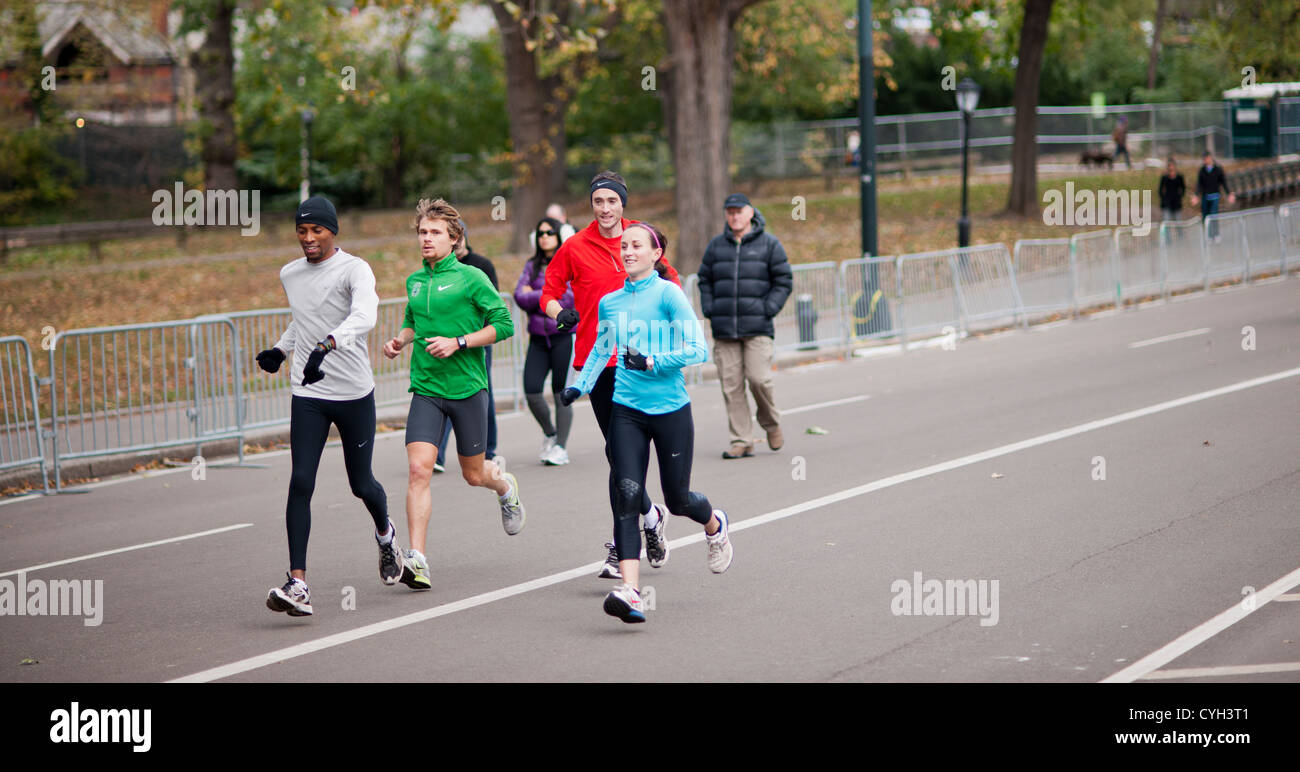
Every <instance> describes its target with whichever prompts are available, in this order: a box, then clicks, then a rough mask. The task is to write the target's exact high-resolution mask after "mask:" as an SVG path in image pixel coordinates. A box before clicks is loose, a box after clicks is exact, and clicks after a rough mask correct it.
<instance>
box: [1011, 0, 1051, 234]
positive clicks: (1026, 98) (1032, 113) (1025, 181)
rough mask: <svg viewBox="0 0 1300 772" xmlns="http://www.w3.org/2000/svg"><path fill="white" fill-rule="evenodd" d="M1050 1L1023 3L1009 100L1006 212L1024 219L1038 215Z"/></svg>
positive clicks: (1028, 0)
mask: <svg viewBox="0 0 1300 772" xmlns="http://www.w3.org/2000/svg"><path fill="white" fill-rule="evenodd" d="M1051 15H1052V0H1026V2H1025V18H1024V21H1023V22H1022V24H1021V26H1020V55H1019V57H1018V59H1017V65H1016V87H1015V93H1014V96H1013V100H1014V107H1015V110H1016V119H1015V120H1016V122H1015V129H1014V131H1013V139H1012V146H1011V193H1010V195H1009V197H1008V199H1007V209H1008V210H1009V211H1012V212H1018V213H1020V214H1023V215H1025V216H1030V215H1033V214H1034V213H1036V212H1037V211H1038V206H1039V201H1038V81H1039V76H1040V75H1041V74H1042V71H1043V49H1044V47H1045V46H1046V45H1047V21H1048V19H1049V18H1050V17H1051Z"/></svg>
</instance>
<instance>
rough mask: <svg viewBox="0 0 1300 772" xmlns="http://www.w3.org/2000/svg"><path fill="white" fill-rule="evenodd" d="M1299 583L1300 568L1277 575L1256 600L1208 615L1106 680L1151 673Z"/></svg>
mask: <svg viewBox="0 0 1300 772" xmlns="http://www.w3.org/2000/svg"><path fill="white" fill-rule="evenodd" d="M1297 584H1300V568H1297V569H1296V570H1294V571H1292V572H1291V573H1289V574H1287V575H1286V576H1284V577H1282V578H1281V579H1278V580H1277V581H1276V582H1273V583H1272V584H1270V585H1269V586H1267V587H1265V588H1264V589H1262V590H1260V591H1259V592H1257V593H1255V602H1254V603H1241V602H1237V603H1234V604H1232V606H1231V607H1230V608H1228V609H1227V610H1226V611H1223V612H1221V613H1220V614H1218V615H1217V616H1215V617H1214V618H1213V619H1209V620H1207V621H1205V622H1202V623H1201V624H1199V625H1197V626H1196V627H1193V628H1192V629H1191V630H1188V631H1187V632H1185V633H1183V634H1182V635H1180V636H1178V637H1177V638H1175V639H1174V640H1172V641H1170V642H1169V643H1166V644H1165V645H1164V646H1161V647H1160V648H1158V649H1156V650H1155V651H1153V652H1151V653H1150V654H1148V655H1146V656H1145V657H1143V658H1142V659H1139V660H1138V661H1137V662H1134V663H1133V664H1131V665H1129V666H1128V667H1126V668H1124V669H1123V670H1121V671H1119V672H1118V673H1115V674H1114V675H1112V676H1110V677H1108V678H1103V679H1102V681H1101V682H1102V683H1104V684H1117V683H1130V682H1132V681H1136V680H1137V679H1139V678H1142V677H1143V676H1145V675H1147V674H1149V673H1151V672H1152V671H1154V670H1156V669H1157V668H1159V667H1161V666H1162V665H1165V664H1168V663H1170V662H1173V661H1174V660H1175V659H1178V658H1179V657H1181V656H1183V655H1184V654H1186V653H1187V652H1189V651H1191V650H1192V649H1194V648H1196V647H1197V646H1200V645H1201V644H1202V643H1205V642H1206V641H1208V640H1209V639H1211V638H1213V637H1214V636H1216V635H1218V634H1219V633H1221V632H1223V631H1224V630H1227V629H1228V628H1229V627H1232V626H1233V625H1234V624H1236V623H1237V622H1240V621H1241V620H1243V619H1245V618H1246V617H1247V616H1249V615H1251V614H1253V613H1254V612H1255V611H1256V610H1257V609H1261V608H1263V607H1264V605H1265V604H1267V603H1268V602H1269V601H1270V600H1273V599H1274V598H1276V597H1278V596H1279V595H1281V594H1282V593H1284V592H1286V591H1287V590H1289V589H1291V588H1292V587H1295V586H1296V585H1297Z"/></svg>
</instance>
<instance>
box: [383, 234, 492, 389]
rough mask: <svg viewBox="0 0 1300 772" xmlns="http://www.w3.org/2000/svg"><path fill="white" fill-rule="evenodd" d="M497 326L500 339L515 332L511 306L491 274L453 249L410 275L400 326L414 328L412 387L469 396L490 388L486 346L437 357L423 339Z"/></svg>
mask: <svg viewBox="0 0 1300 772" xmlns="http://www.w3.org/2000/svg"><path fill="white" fill-rule="evenodd" d="M489 324H490V325H492V326H493V327H494V328H496V331H497V340H496V342H497V343H500V342H501V341H503V340H505V339H507V338H509V337H510V336H511V335H513V334H514V332H515V326H514V321H513V320H512V319H511V318H510V310H509V309H508V308H506V304H505V303H504V302H503V301H502V300H501V296H500V295H499V294H497V291H496V290H494V289H492V284H491V283H490V282H488V278H487V274H485V273H483V272H482V271H480V270H479V269H477V268H475V267H474V266H471V265H466V264H464V263H462V262H460V261H459V260H457V259H456V255H455V254H454V253H453V254H450V255H447V256H446V257H444V258H443V259H441V260H439V261H438V263H437V264H436V265H434V266H432V267H430V265H429V261H427V260H425V261H424V264H423V265H422V266H421V267H420V270H418V271H416V272H415V273H413V274H411V275H410V276H408V277H406V316H405V318H404V319H403V321H402V327H403V328H406V327H409V328H411V329H413V330H415V340H414V341H412V343H411V388H410V391H413V392H415V393H416V394H424V395H425V396H429V397H442V398H443V399H465V398H466V397H472V396H473V395H475V394H477V393H478V392H479V391H481V390H483V389H486V388H487V368H486V367H485V366H484V363H483V348H482V347H478V348H467V349H465V350H464V351H457V352H455V353H453V354H452V355H451V356H449V357H447V358H446V359H439V358H437V357H435V356H434V355H432V354H430V353H429V352H427V351H425V347H426V346H428V345H429V343H428V341H426V340H425V338H433V337H444V338H456V337H458V336H460V335H469V334H470V333H472V332H478V331H479V330H481V329H483V328H484V327H485V326H487V325H489Z"/></svg>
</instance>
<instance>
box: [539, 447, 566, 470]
mask: <svg viewBox="0 0 1300 772" xmlns="http://www.w3.org/2000/svg"><path fill="white" fill-rule="evenodd" d="M542 463H544V464H546V465H547V466H564V465H565V464H567V463H569V451H567V450H565V449H564V446H563V445H552V446H551V449H550V451H549V452H548V453H547V454H546V458H544V459H542Z"/></svg>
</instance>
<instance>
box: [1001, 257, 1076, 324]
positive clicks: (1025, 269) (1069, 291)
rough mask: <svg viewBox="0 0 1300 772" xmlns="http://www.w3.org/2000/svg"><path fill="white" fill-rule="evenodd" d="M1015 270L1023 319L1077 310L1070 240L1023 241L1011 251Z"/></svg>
mask: <svg viewBox="0 0 1300 772" xmlns="http://www.w3.org/2000/svg"><path fill="white" fill-rule="evenodd" d="M1012 268H1013V270H1014V271H1015V276H1016V286H1017V287H1018V288H1019V290H1020V302H1021V304H1022V305H1021V312H1022V317H1021V318H1022V320H1023V321H1024V323H1025V324H1028V323H1029V315H1030V314H1033V313H1048V312H1052V311H1062V310H1066V309H1069V308H1073V307H1074V273H1073V272H1072V271H1071V270H1070V240H1069V239H1068V238H1059V239H1021V240H1019V241H1017V242H1016V245H1015V247H1014V249H1013V252H1012Z"/></svg>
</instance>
